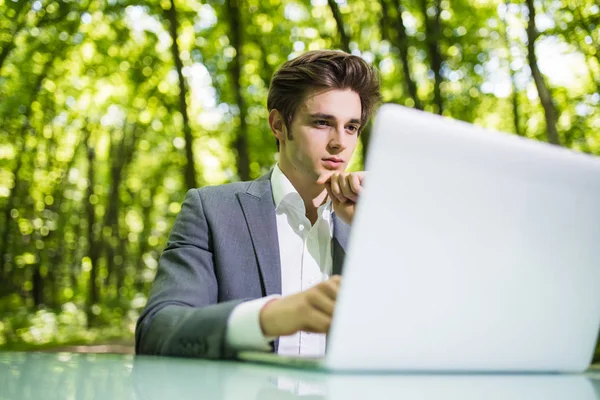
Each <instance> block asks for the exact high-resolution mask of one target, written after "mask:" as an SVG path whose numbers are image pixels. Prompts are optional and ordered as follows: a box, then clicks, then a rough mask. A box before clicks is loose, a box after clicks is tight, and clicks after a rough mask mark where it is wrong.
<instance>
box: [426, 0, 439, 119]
mask: <svg viewBox="0 0 600 400" xmlns="http://www.w3.org/2000/svg"><path fill="white" fill-rule="evenodd" d="M420 1H421V11H422V12H423V20H424V24H425V40H426V41H427V48H428V52H429V58H430V60H431V69H432V70H433V76H434V83H433V102H434V104H435V106H436V113H438V114H440V115H441V114H442V113H443V111H444V105H443V101H442V91H441V84H442V74H441V70H442V55H441V53H440V48H439V41H440V40H441V39H442V29H441V22H440V13H441V11H442V10H441V7H442V5H441V0H435V15H434V17H433V19H432V18H430V17H429V15H428V14H427V9H428V8H429V6H428V0H420Z"/></svg>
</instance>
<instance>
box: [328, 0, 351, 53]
mask: <svg viewBox="0 0 600 400" xmlns="http://www.w3.org/2000/svg"><path fill="white" fill-rule="evenodd" d="M327 4H329V8H330V9H331V13H332V14H333V18H334V19H335V23H336V25H337V31H338V35H340V42H341V43H340V44H341V46H342V50H344V51H345V52H346V53H350V35H349V34H348V33H346V28H345V27H344V18H343V16H342V13H341V11H340V8H339V7H338V5H337V3H336V2H335V0H327Z"/></svg>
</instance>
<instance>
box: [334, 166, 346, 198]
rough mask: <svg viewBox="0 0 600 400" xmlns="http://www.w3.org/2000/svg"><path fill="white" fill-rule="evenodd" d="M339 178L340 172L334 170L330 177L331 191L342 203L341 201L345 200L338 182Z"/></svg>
mask: <svg viewBox="0 0 600 400" xmlns="http://www.w3.org/2000/svg"><path fill="white" fill-rule="evenodd" d="M339 180H340V174H339V173H337V172H336V173H334V174H333V175H331V179H330V183H331V192H332V193H333V195H334V196H335V197H336V198H337V199H338V200H339V202H340V203H343V202H345V201H346V199H345V198H344V196H343V195H342V189H341V188H340V182H339Z"/></svg>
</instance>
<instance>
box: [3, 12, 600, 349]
mask: <svg viewBox="0 0 600 400" xmlns="http://www.w3.org/2000/svg"><path fill="white" fill-rule="evenodd" d="M329 48H331V49H342V50H345V51H347V52H351V53H353V54H356V55H359V56H361V57H363V58H364V59H365V60H366V61H367V62H369V63H372V64H373V65H376V66H377V67H378V69H379V70H380V73H381V79H382V94H383V98H384V100H385V101H386V102H394V103H399V104H403V105H406V106H409V107H414V108H419V109H424V110H427V111H430V112H433V113H439V114H443V115H445V116H448V117H451V118H456V119H460V120H464V121H468V122H472V123H475V124H478V125H481V126H484V127H488V128H492V129H497V130H502V131H506V132H511V133H513V134H516V135H521V136H526V137H529V138H533V139H536V140H542V141H548V142H551V143H554V144H556V145H560V146H567V147H570V148H573V149H575V150H578V151H582V152H588V153H595V154H599V153H600V107H599V103H600V94H599V87H600V7H599V5H598V2H597V0H524V1H516V0H514V1H510V0H508V1H498V0H452V1H449V0H368V1H364V0H362V1H361V0H310V1H309V0H290V1H284V0H262V1H259V0H207V1H200V0H189V1H184V0H156V1H155V0H150V1H142V0H140V1H129V0H108V1H99V0H83V1H74V0H71V1H56V0H36V1H23V0H0V349H43V348H51V347H53V346H54V347H55V346H57V345H64V344H74V343H125V345H130V344H131V342H132V337H133V329H134V326H135V321H136V318H137V316H138V315H139V313H140V310H141V309H142V307H143V306H144V304H145V302H146V296H147V294H148V291H149V288H150V285H151V282H152V280H153V277H154V274H155V271H156V267H157V261H158V258H159V255H160V253H161V250H162V249H163V247H164V246H165V243H166V240H167V236H168V233H169V230H170V228H171V225H172V222H173V220H174V217H175V215H176V214H177V212H178V211H179V210H180V205H181V202H182V200H183V197H184V194H185V192H186V190H187V189H188V188H192V187H199V186H204V185H214V184H221V183H226V182H231V181H237V180H247V179H253V178H256V177H258V176H260V175H261V174H262V173H264V172H266V171H267V170H268V169H269V168H270V167H271V166H272V165H273V164H274V162H275V160H276V146H275V141H274V139H273V138H272V136H271V134H270V131H269V128H268V125H267V111H266V95H267V88H268V85H269V80H270V78H271V76H272V74H273V72H274V70H275V69H276V68H277V67H278V66H279V65H281V64H282V63H283V62H285V61H286V60H288V59H290V58H292V57H294V56H296V55H298V54H300V53H302V52H304V51H306V50H313V49H329ZM369 136H370V134H369V128H367V130H366V131H365V132H364V134H363V135H362V136H361V144H360V147H359V149H358V151H357V153H356V156H355V158H354V160H353V161H352V168H354V169H358V168H361V166H362V165H363V160H364V157H363V155H364V153H365V151H366V149H367V148H368V142H369Z"/></svg>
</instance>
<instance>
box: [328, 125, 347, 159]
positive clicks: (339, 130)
mask: <svg viewBox="0 0 600 400" xmlns="http://www.w3.org/2000/svg"><path fill="white" fill-rule="evenodd" d="M346 136H347V135H346V129H345V127H344V126H343V125H340V126H337V127H334V128H333V129H330V130H329V142H328V143H327V147H329V150H331V151H335V152H336V153H340V152H342V151H343V150H344V149H345V148H346V146H347V144H346Z"/></svg>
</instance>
